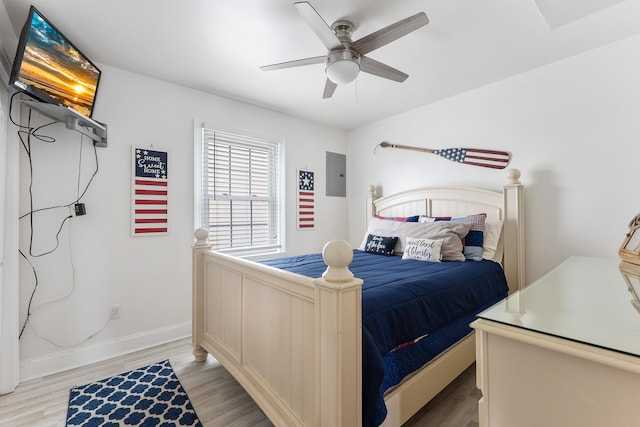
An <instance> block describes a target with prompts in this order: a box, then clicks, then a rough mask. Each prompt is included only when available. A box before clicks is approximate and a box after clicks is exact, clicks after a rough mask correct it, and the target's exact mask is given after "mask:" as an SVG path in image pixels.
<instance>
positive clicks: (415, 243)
mask: <svg viewBox="0 0 640 427" xmlns="http://www.w3.org/2000/svg"><path fill="white" fill-rule="evenodd" d="M443 242H444V240H442V239H438V240H433V239H415V238H413V237H407V246H405V248H404V253H403V254H402V259H415V260H418V261H433V262H440V249H441V248H442V243H443Z"/></svg>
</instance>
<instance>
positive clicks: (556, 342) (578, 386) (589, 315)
mask: <svg viewBox="0 0 640 427" xmlns="http://www.w3.org/2000/svg"><path fill="white" fill-rule="evenodd" d="M636 275H637V277H640V270H638V273H636ZM637 277H634V276H632V275H631V274H627V278H628V280H629V281H627V278H625V276H624V275H623V271H621V269H620V261H619V260H618V259H613V258H612V259H603V258H588V257H571V258H569V259H567V260H566V261H565V262H563V263H562V264H561V265H560V266H558V267H557V268H555V269H554V270H552V271H551V272H549V273H548V274H546V275H545V276H544V277H542V278H541V279H539V280H537V281H536V282H534V283H532V284H531V285H530V286H528V287H527V288H525V289H524V290H521V291H518V292H516V293H514V294H512V295H510V296H509V297H508V298H507V299H505V300H503V301H502V302H500V303H498V304H497V305H495V306H493V307H492V308H490V309H488V310H486V311H485V312H483V313H481V314H480V315H479V318H478V319H477V320H476V321H475V322H473V323H472V324H471V326H472V327H473V328H475V329H476V353H477V354H476V358H477V384H478V388H480V390H481V391H482V398H481V399H480V402H479V411H480V426H481V427H542V426H544V427H556V426H557V427H574V426H576V427H578V426H579V427H590V426H593V427H609V426H611V427H613V426H615V427H627V426H628V427H638V426H640V311H639V309H638V308H637V304H636V305H634V304H633V302H632V301H633V299H634V295H633V293H632V290H631V288H632V287H635V288H636V289H635V290H636V292H640V279H638V278H637Z"/></svg>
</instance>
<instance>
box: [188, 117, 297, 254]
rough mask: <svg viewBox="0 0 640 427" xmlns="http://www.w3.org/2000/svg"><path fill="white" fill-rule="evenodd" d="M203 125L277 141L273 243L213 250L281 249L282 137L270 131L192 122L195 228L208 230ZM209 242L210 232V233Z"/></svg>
mask: <svg viewBox="0 0 640 427" xmlns="http://www.w3.org/2000/svg"><path fill="white" fill-rule="evenodd" d="M205 129H206V130H209V131H214V132H215V131H217V132H223V133H228V134H235V135H237V136H241V137H246V138H247V139H254V140H262V141H264V142H265V143H271V144H275V145H277V150H278V154H277V161H278V171H277V172H276V176H275V177H274V178H275V183H274V185H275V189H276V192H277V195H276V201H275V203H276V206H277V208H276V209H277V213H276V214H275V220H276V221H277V225H276V230H277V241H276V242H275V243H274V244H270V245H259V246H244V247H227V248H220V249H216V248H215V247H214V248H213V250H216V251H219V252H224V253H229V254H233V255H237V256H251V255H262V254H272V253H280V252H284V250H285V246H284V242H285V236H284V233H285V222H284V218H285V210H284V206H285V203H284V201H285V200H284V198H285V192H284V179H283V177H284V164H285V162H284V158H285V156H284V148H285V144H284V140H283V138H277V137H273V136H270V135H265V134H261V133H256V132H252V131H247V130H243V129H237V128H230V127H227V126H221V125H216V124H212V123H207V122H198V121H195V122H194V142H195V149H194V225H195V227H194V228H205V229H207V230H210V228H209V226H208V224H203V219H204V216H203V208H204V206H205V197H204V193H203V187H204V183H205V180H206V177H205V176H204V174H203V167H204V159H203V154H204V151H203V150H204V148H205ZM209 241H210V243H211V241H212V239H211V233H210V239H209Z"/></svg>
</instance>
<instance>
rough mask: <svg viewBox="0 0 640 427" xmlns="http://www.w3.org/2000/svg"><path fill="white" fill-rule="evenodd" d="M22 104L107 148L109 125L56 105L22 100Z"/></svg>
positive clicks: (96, 144)
mask: <svg viewBox="0 0 640 427" xmlns="http://www.w3.org/2000/svg"><path fill="white" fill-rule="evenodd" d="M22 103H23V104H25V105H26V106H27V107H29V108H33V109H34V110H38V111H40V112H41V113H42V114H44V115H45V116H47V117H50V118H52V119H54V120H57V121H59V122H64V124H65V126H66V128H67V129H70V130H75V131H78V132H80V133H81V134H83V135H85V136H88V137H89V138H91V139H93V144H94V145H95V146H96V147H106V146H107V125H106V124H104V123H100V122H98V121H96V120H93V119H90V118H89V117H86V116H83V115H82V114H80V113H78V112H77V111H75V110H73V109H71V108H69V107H67V106H64V105H56V104H48V103H46V102H40V101H31V100H22Z"/></svg>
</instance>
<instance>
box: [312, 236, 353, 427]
mask: <svg viewBox="0 0 640 427" xmlns="http://www.w3.org/2000/svg"><path fill="white" fill-rule="evenodd" d="M322 256H323V258H324V261H325V263H326V264H327V269H326V270H325V272H324V273H323V274H322V278H319V279H315V280H314V283H315V285H316V346H317V349H318V351H317V352H316V367H317V369H316V402H317V405H316V413H315V416H316V420H317V423H316V425H318V426H322V427H353V426H361V425H362V280H360V279H356V278H354V277H353V273H351V271H349V267H348V266H349V264H351V261H352V260H353V249H352V248H351V245H350V244H349V243H348V242H346V241H344V240H340V241H333V242H329V243H327V244H326V245H325V246H324V249H323V250H322Z"/></svg>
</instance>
